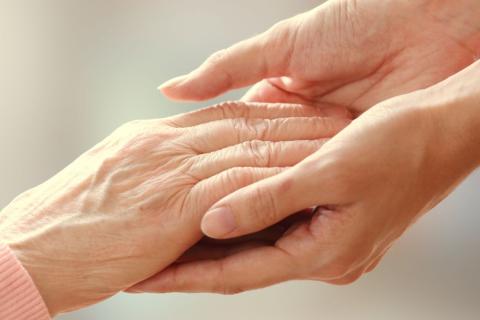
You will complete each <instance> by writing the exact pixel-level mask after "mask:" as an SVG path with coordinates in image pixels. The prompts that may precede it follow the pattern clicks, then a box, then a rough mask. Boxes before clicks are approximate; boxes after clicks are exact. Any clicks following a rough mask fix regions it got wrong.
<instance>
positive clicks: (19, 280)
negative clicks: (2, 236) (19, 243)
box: [0, 244, 51, 320]
mask: <svg viewBox="0 0 480 320" xmlns="http://www.w3.org/2000/svg"><path fill="white" fill-rule="evenodd" d="M0 319H2V320H50V319H51V318H50V314H49V312H48V309H47V306H46V305H45V303H44V301H43V299H42V297H41V296H40V293H39V292H38V290H37V288H36V287H35V284H34V283H33V281H32V279H31V278H30V276H29V274H28V272H27V271H26V270H25V268H23V266H22V265H21V263H20V261H18V259H17V258H16V257H15V255H14V254H13V252H12V251H11V250H10V248H9V247H8V246H6V245H4V244H0Z"/></svg>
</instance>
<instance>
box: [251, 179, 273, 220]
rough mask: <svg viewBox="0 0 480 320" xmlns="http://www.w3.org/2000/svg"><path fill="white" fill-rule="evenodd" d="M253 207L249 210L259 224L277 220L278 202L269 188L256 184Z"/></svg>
mask: <svg viewBox="0 0 480 320" xmlns="http://www.w3.org/2000/svg"><path fill="white" fill-rule="evenodd" d="M254 190H255V191H254V199H255V201H254V202H253V203H254V205H253V208H252V210H251V211H250V212H251V214H252V215H253V216H254V217H255V219H256V221H258V223H259V224H261V225H264V226H266V225H271V224H272V222H274V221H277V215H278V204H277V200H276V199H275V197H274V195H273V193H272V192H271V191H270V189H268V188H265V187H262V185H258V186H257V187H256V188H255V189H254Z"/></svg>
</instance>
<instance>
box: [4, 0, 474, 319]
mask: <svg viewBox="0 0 480 320" xmlns="http://www.w3.org/2000/svg"><path fill="white" fill-rule="evenodd" d="M479 16H480V7H479V5H478V4H477V1H476V0H462V1H460V2H455V3H453V2H448V1H434V0H419V1H381V2H379V1H375V0H366V1H353V0H333V1H329V2H327V3H326V4H324V5H322V6H320V7H318V8H316V9H314V10H312V11H310V12H307V13H304V14H302V15H299V16H296V17H294V18H291V19H288V20H286V21H283V22H281V23H279V24H277V25H275V26H274V27H273V28H271V29H270V30H268V31H267V32H265V33H263V34H261V35H259V36H257V37H255V38H252V39H249V40H246V41H243V42H241V43H239V44H236V45H234V46H233V47H231V48H229V49H226V50H222V51H220V52H219V53H217V54H215V55H213V56H212V57H211V58H209V59H208V60H207V61H206V62H205V63H204V64H203V65H202V66H200V67H199V68H198V69H197V70H195V71H193V72H192V73H190V74H188V75H186V76H183V77H179V78H176V79H174V80H172V81H170V82H168V83H166V84H165V85H163V86H162V88H161V89H162V91H163V93H164V94H166V95H167V96H168V97H170V98H172V99H178V100H206V99H209V98H212V97H214V96H217V95H219V94H221V93H223V92H225V91H227V90H230V89H235V88H240V87H244V86H247V85H252V84H253V85H254V86H253V87H252V89H250V91H249V92H248V93H247V95H246V96H245V97H244V99H243V100H244V102H232V103H225V104H221V105H218V106H214V107H209V108H206V109H202V110H199V111H195V112H192V113H188V114H183V115H178V116H175V117H171V118H166V119H160V120H148V121H138V122H133V123H129V124H127V125H125V126H123V127H121V128H120V129H118V130H117V131H116V132H114V133H113V134H112V135H111V136H110V137H108V138H107V139H106V140H104V141H103V142H101V143H100V144H99V145H97V146H96V147H94V148H93V149H92V150H90V151H88V152H87V153H85V154H84V155H82V156H81V157H80V158H79V159H77V160H76V161H75V162H74V163H72V164H71V165H70V166H69V167H67V168H66V169H65V170H63V171H62V172H61V173H59V174H58V175H57V176H55V177H53V178H52V179H50V180H49V181H47V182H46V183H44V184H42V185H40V186H38V187H36V188H34V189H32V190H30V191H27V192H26V193H24V194H22V195H21V196H19V197H18V198H17V199H15V200H14V201H13V202H12V203H11V204H10V205H9V206H8V207H7V208H5V209H4V210H3V211H2V214H1V215H0V241H1V242H4V243H7V244H9V245H10V247H11V248H12V250H13V251H14V252H15V253H16V255H17V256H18V258H19V259H20V261H21V262H22V264H23V265H24V266H25V268H26V269H27V270H28V271H29V273H30V274H31V276H32V278H33V280H34V282H35V284H36V285H37V287H38V288H39V290H40V292H41V294H42V296H43V298H44V300H45V301H46V303H47V305H48V307H49V310H50V312H51V313H52V314H57V313H59V312H65V311H68V310H73V309H78V308H80V307H82V306H86V305H89V304H93V303H96V302H98V301H101V300H103V299H105V298H107V297H109V296H111V295H113V294H115V293H117V292H119V291H124V290H126V291H129V292H171V291H182V292H219V293H236V292H241V291H244V290H249V289H254V288H260V287H265V286H268V285H271V284H275V283H279V282H283V281H288V280H292V279H312V280H321V281H325V282H328V283H333V284H347V283H351V282H352V281H355V280H356V279H358V278H359V277H360V276H361V275H362V274H364V273H365V272H368V271H371V270H373V269H374V268H375V266H376V265H377V264H378V262H379V261H380V260H381V258H382V256H383V255H384V254H385V253H386V252H387V250H388V249H389V248H390V246H391V245H392V244H393V243H394V241H395V240H396V239H398V237H400V236H401V235H402V234H403V233H404V232H405V230H407V228H408V227H409V226H411V225H412V224H413V223H414V222H415V221H416V220H417V219H418V218H419V217H421V216H422V215H423V214H424V213H426V212H428V211H429V210H430V209H431V208H433V207H434V206H435V205H436V204H438V203H439V202H440V201H441V200H442V199H443V198H444V197H445V196H446V195H448V193H449V192H451V191H452V190H453V189H454V187H455V186H456V185H457V184H458V183H459V182H461V181H462V179H463V178H465V177H466V176H467V175H468V174H469V173H470V172H471V171H472V170H474V169H475V168H476V167H477V166H478V165H479V162H480V150H478V147H477V146H478V145H479V143H480V137H479V133H478V132H477V131H478V127H479V125H480V113H479V112H478V105H480V84H479V83H478V81H477V80H476V79H478V78H479V76H480V63H479V62H474V61H475V59H476V58H477V57H478V56H480V25H478V24H479V23H478V21H480V19H478V17H479ZM352 118H354V120H353V122H351V120H352ZM312 208H316V210H315V211H312ZM203 235H206V236H208V237H209V238H207V239H203V240H201V239H202V237H203ZM212 238H214V239H220V241H218V240H212ZM226 239H231V240H226ZM66 283H68V284H66Z"/></svg>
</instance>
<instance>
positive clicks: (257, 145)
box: [242, 140, 270, 167]
mask: <svg viewBox="0 0 480 320" xmlns="http://www.w3.org/2000/svg"><path fill="white" fill-rule="evenodd" d="M242 145H243V148H244V149H245V150H246V153H247V154H248V155H250V156H251V157H252V158H253V161H254V163H255V165H256V166H258V167H266V166H268V164H269V163H270V156H269V149H270V146H269V143H268V142H265V141H260V140H250V141H246V142H243V143H242Z"/></svg>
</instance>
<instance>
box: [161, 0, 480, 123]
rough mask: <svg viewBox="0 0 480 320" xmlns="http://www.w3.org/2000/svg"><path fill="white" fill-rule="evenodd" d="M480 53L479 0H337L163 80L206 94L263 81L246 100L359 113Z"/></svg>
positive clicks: (193, 95) (179, 94) (172, 93)
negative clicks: (345, 108) (330, 106)
mask: <svg viewBox="0 0 480 320" xmlns="http://www.w3.org/2000/svg"><path fill="white" fill-rule="evenodd" d="M479 57H480V2H479V1H478V0H459V1H447V0H414V1H398V0H382V1H378V0H362V1H356V0H331V1H328V2H326V3H325V4H323V5H321V6H320V7H318V8H316V9H314V10H312V11H309V12H306V13H304V14H301V15H298V16H296V17H293V18H291V19H288V20H285V21H282V22H280V23H278V24H276V25H275V26H274V27H272V28H271V29H270V30H268V31H267V32H265V33H263V34H261V35H259V36H257V37H255V38H252V39H249V40H246V41H243V42H240V43H238V44H236V45H234V46H232V47H230V48H228V49H225V50H222V51H219V52H217V53H215V54H214V55H212V56H211V57H210V58H209V59H208V60H207V61H206V62H205V63H204V64H203V65H202V66H200V67H199V68H198V69H197V70H195V71H193V72H192V73H190V74H188V75H186V76H182V77H178V78H176V79H173V80H172V81H169V82H167V83H166V84H164V85H163V86H162V87H161V89H162V91H163V93H164V94H165V95H167V96H168V97H170V98H172V99H179V100H205V99H209V98H212V97H214V96H217V95H219V94H221V93H223V92H225V91H228V90H231V89H235V88H240V87H245V86H248V85H252V84H256V85H255V86H254V87H253V88H252V89H251V90H250V92H249V93H247V95H246V96H245V97H244V99H245V100H248V101H262V102H294V103H299V102H301V103H308V104H310V105H314V106H320V107H321V106H325V105H341V106H347V107H349V108H350V109H351V110H352V111H354V112H355V113H357V114H359V113H361V112H363V111H365V110H366V109H368V108H370V107H371V106H373V105H375V104H377V103H379V102H380V101H383V100H385V99H387V98H391V97H394V96H397V95H400V94H404V93H408V92H411V91H414V90H418V89H422V88H426V87H429V86H431V85H433V84H436V83H438V82H439V81H442V80H444V79H445V78H447V77H448V76H450V75H452V74H454V73H456V72H458V71H460V70H461V69H463V68H465V67H466V66H468V65H470V64H471V63H472V62H473V61H475V59H478V58H479Z"/></svg>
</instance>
